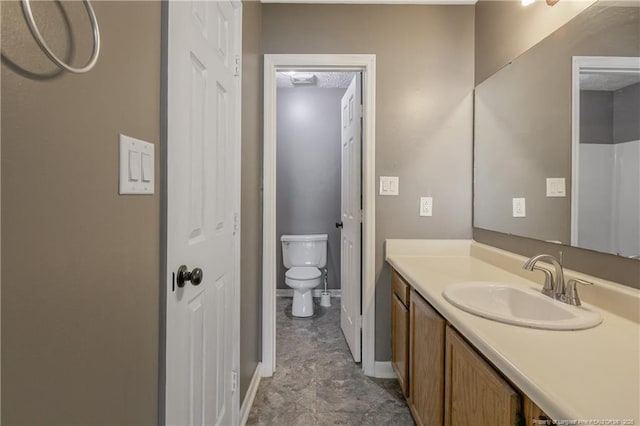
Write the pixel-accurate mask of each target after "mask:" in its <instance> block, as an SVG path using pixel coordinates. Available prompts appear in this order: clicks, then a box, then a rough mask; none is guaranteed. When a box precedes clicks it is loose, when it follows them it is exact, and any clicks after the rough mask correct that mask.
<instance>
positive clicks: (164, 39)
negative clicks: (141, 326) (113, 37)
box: [158, 0, 243, 425]
mask: <svg viewBox="0 0 640 426" xmlns="http://www.w3.org/2000/svg"><path fill="white" fill-rule="evenodd" d="M229 3H231V4H232V6H233V9H234V10H235V12H236V14H237V16H236V18H237V20H238V25H237V28H236V33H235V34H234V36H235V39H236V46H235V50H236V52H235V53H234V55H235V57H236V61H237V62H236V63H238V64H241V61H240V58H241V57H242V16H243V8H242V3H241V1H239V0H229ZM160 33H161V46H160V50H161V52H160V56H161V59H160V83H161V87H160V141H159V144H158V146H159V157H160V158H159V160H160V161H159V163H160V170H159V176H160V178H159V185H158V193H159V195H160V231H159V234H160V275H159V276H160V294H159V302H160V312H159V317H160V321H159V342H158V347H159V354H158V355H159V356H158V424H159V425H165V424H166V386H167V380H166V376H167V373H166V372H167V363H166V360H167V289H168V285H169V282H170V280H171V277H172V272H174V271H172V270H171V266H172V265H169V264H168V252H169V250H168V249H169V247H168V229H169V228H168V227H169V223H168V220H167V217H168V208H169V205H168V202H169V201H168V182H167V176H168V146H169V141H168V89H169V87H168V85H169V76H168V57H169V2H168V1H163V2H162V6H161V29H160ZM236 73H237V76H236V81H235V84H236V89H237V95H236V96H237V102H236V106H235V115H236V119H235V122H234V123H232V124H231V127H232V128H233V129H234V137H235V139H236V140H235V142H236V143H234V144H233V150H234V153H233V162H234V163H235V173H234V176H233V179H234V186H233V188H232V201H231V203H232V204H233V207H234V210H235V215H234V220H235V224H234V226H236V233H235V236H234V246H233V257H234V265H233V269H234V280H233V290H234V291H233V300H232V301H231V303H232V306H233V308H232V310H233V314H232V316H231V317H232V321H233V324H232V331H231V333H232V339H231V340H232V342H233V348H232V350H231V354H232V355H231V357H232V359H231V368H232V371H233V372H235V377H236V383H235V384H236V386H235V390H234V391H233V392H232V396H231V397H232V402H231V411H232V412H231V420H232V422H233V424H239V422H240V287H241V281H240V271H241V260H240V253H241V250H240V241H241V232H242V223H241V222H240V208H241V188H242V186H241V177H242V66H241V65H239V66H238V68H237V71H236Z"/></svg>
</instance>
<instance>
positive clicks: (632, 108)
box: [613, 49, 640, 143]
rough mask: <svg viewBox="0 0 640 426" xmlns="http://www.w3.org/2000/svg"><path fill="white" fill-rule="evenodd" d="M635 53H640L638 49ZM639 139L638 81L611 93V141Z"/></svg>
mask: <svg viewBox="0 0 640 426" xmlns="http://www.w3.org/2000/svg"><path fill="white" fill-rule="evenodd" d="M636 54H640V49H639V51H638V52H636ZM638 139H640V83H636V84H633V85H631V86H627V87H624V88H622V89H620V90H616V91H615V92H614V94H613V142H614V143H620V142H629V141H637V140H638Z"/></svg>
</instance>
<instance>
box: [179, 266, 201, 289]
mask: <svg viewBox="0 0 640 426" xmlns="http://www.w3.org/2000/svg"><path fill="white" fill-rule="evenodd" d="M187 281H191V284H193V285H198V284H200V283H201V282H202V269H200V268H193V271H189V268H187V265H181V266H180V268H178V276H177V277H176V282H177V284H178V287H180V288H182V287H184V285H185V284H186V282H187Z"/></svg>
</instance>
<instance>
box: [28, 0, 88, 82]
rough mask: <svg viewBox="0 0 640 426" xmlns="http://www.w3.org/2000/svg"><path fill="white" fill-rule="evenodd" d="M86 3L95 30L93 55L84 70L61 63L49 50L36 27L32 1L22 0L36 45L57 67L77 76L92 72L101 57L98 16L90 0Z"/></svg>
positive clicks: (85, 0) (85, 1)
mask: <svg viewBox="0 0 640 426" xmlns="http://www.w3.org/2000/svg"><path fill="white" fill-rule="evenodd" d="M82 2H83V3H84V7H85V9H87V15H89V20H90V21H91V29H92V30H93V52H92V53H91V58H90V59H89V62H87V64H86V65H85V66H84V67H82V68H75V67H72V66H71V65H69V64H66V63H64V62H63V61H61V60H60V59H59V58H58V57H57V56H56V55H55V54H54V53H53V52H52V51H51V49H50V48H49V46H48V45H47V43H46V42H45V41H44V38H42V34H40V30H38V26H37V25H36V22H35V20H34V19H33V12H32V11H31V2H30V0H22V11H23V12H24V16H25V18H26V20H27V25H29V29H30V30H31V33H32V34H33V38H34V39H35V40H36V43H38V45H39V46H40V48H41V49H42V50H43V51H44V53H45V55H47V57H48V58H49V59H51V60H52V61H53V63H55V64H56V65H57V66H59V67H60V68H62V69H65V70H67V71H69V72H73V73H76V74H82V73H85V72H87V71H90V70H91V69H92V68H93V66H94V65H95V64H96V62H97V61H98V56H99V55H100V30H99V29H98V20H97V19H96V14H95V12H94V11H93V7H92V6H91V3H89V0H82Z"/></svg>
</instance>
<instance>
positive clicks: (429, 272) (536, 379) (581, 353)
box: [386, 240, 640, 425]
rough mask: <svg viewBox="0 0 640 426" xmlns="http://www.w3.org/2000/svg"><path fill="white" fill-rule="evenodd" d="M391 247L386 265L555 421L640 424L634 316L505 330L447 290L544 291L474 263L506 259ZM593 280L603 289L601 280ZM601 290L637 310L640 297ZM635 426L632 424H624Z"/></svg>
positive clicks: (446, 246)
mask: <svg viewBox="0 0 640 426" xmlns="http://www.w3.org/2000/svg"><path fill="white" fill-rule="evenodd" d="M386 244H387V257H386V260H387V262H389V264H391V265H392V266H393V268H394V269H396V270H397V271H398V272H399V273H400V274H401V275H402V276H403V277H404V278H405V279H406V280H407V282H409V283H410V284H411V285H412V286H413V287H414V288H415V289H416V291H418V292H419V293H420V294H421V295H422V296H423V297H424V298H425V299H426V300H427V301H428V302H429V303H431V305H433V307H435V308H436V309H437V310H438V311H439V312H440V314H441V315H442V316H443V317H444V318H445V319H446V320H447V321H448V322H449V323H451V325H453V327H454V328H456V329H457V330H458V331H459V332H460V333H461V334H462V335H463V336H464V337H465V338H466V339H467V340H469V341H470V342H471V343H472V344H473V345H474V346H475V347H476V349H477V350H478V351H479V352H481V353H482V354H483V355H484V356H485V357H486V358H487V359H488V360H490V361H491V362H492V363H493V364H494V365H495V366H496V367H497V368H498V369H499V370H500V371H501V372H502V373H503V374H504V375H505V376H506V377H508V378H509V380H511V381H512V382H513V383H514V384H515V385H516V386H517V387H518V388H520V390H521V391H522V392H524V393H525V394H526V395H527V396H528V397H529V398H530V399H531V400H532V401H533V402H534V403H536V404H537V405H538V406H539V407H540V408H541V409H542V410H543V411H544V412H546V413H547V414H548V415H549V416H550V417H551V418H553V419H564V420H584V421H592V422H591V423H578V424H607V423H595V422H593V421H596V420H599V421H601V420H609V419H612V420H613V419H615V420H619V421H620V422H621V423H617V424H636V425H640V325H639V324H638V321H637V314H636V313H635V311H632V313H631V315H629V312H625V313H624V315H622V314H620V315H618V314H617V313H614V312H610V311H608V310H604V309H602V308H600V307H598V306H593V307H594V308H595V309H597V310H598V311H600V312H601V313H602V316H603V322H602V324H600V325H599V326H597V327H595V328H591V329H588V330H579V331H552V330H537V329H532V328H525V327H518V326H513V325H508V324H503V323H500V322H496V321H492V320H489V319H485V318H481V317H478V316H475V315H472V314H470V313H467V312H465V311H462V310H461V309H458V308H456V307H455V306H453V305H451V304H450V303H449V302H447V301H446V300H445V299H444V298H443V296H442V291H443V290H444V289H445V287H446V286H447V285H448V284H452V283H457V282H463V281H500V282H510V283H515V284H521V285H522V286H526V287H532V288H536V289H540V288H541V285H540V284H538V283H536V282H534V281H529V280H527V279H525V278H523V276H521V275H522V274H521V273H520V272H517V271H515V270H513V269H511V270H507V269H503V268H502V267H498V266H495V265H494V264H491V263H488V262H486V261H483V260H480V259H479V258H478V257H481V256H476V257H474V256H475V254H474V255H473V256H472V253H474V249H475V251H484V252H485V254H486V253H488V252H493V253H490V256H493V257H494V258H499V257H500V256H501V255H502V253H507V252H502V251H501V250H498V249H493V248H490V247H488V246H484V245H482V244H478V243H474V242H472V241H463V240H460V241H454V242H452V241H442V240H441V241H437V240H433V241H429V240H422V241H418V240H387V242H386ZM505 259H507V261H506V262H505V263H504V265H509V261H511V264H513V261H514V260H517V261H518V262H519V261H520V260H522V262H524V260H525V259H526V258H524V257H521V256H517V255H514V254H508V255H506V256H505ZM500 266H503V265H500ZM531 274H532V279H534V274H533V273H531ZM540 275H541V274H540ZM566 275H571V271H566ZM574 275H578V274H575V273H574ZM535 277H537V275H535ZM582 277H585V276H584V275H582ZM592 281H594V282H595V283H596V285H598V284H600V283H599V281H602V280H598V279H597V278H593V279H592ZM610 284H612V285H610ZM602 287H603V288H606V289H607V291H617V292H618V294H617V296H618V297H620V294H622V295H623V296H624V297H625V298H626V299H627V300H628V298H629V297H631V298H632V299H633V300H632V302H633V303H632V304H631V308H632V309H633V305H635V304H637V301H638V300H640V297H638V295H639V294H640V292H638V291H637V290H633V289H629V288H627V287H623V286H619V288H618V287H617V286H616V285H615V284H613V283H608V282H605V283H603V284H602ZM598 296H599V297H603V296H602V294H598ZM634 297H635V298H634ZM585 305H587V306H588V304H586V303H585ZM604 305H606V303H605V304H604ZM629 420H631V421H633V422H634V423H623V422H624V421H629ZM608 424H616V423H608Z"/></svg>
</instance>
